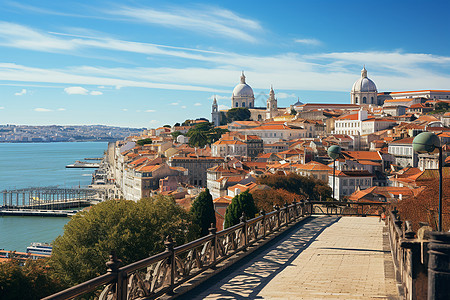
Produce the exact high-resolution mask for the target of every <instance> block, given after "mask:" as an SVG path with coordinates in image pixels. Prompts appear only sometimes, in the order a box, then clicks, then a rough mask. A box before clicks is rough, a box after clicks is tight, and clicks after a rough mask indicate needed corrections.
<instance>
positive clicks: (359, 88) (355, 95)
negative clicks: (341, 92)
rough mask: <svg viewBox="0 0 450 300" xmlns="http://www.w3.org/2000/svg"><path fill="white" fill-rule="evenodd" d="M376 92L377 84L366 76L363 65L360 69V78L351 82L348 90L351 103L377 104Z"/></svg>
mask: <svg viewBox="0 0 450 300" xmlns="http://www.w3.org/2000/svg"><path fill="white" fill-rule="evenodd" d="M377 94H378V91H377V86H376V85H375V83H374V82H373V81H372V80H371V79H369V78H368V77H367V70H366V67H365V66H364V67H363V69H362V70H361V78H360V79H358V80H357V81H356V82H355V83H354V84H353V87H352V91H351V92H350V95H351V100H352V104H358V105H368V104H374V105H379V103H378V99H377Z"/></svg>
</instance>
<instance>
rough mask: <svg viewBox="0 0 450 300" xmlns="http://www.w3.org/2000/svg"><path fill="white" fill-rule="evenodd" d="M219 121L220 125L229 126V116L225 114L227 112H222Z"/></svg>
mask: <svg viewBox="0 0 450 300" xmlns="http://www.w3.org/2000/svg"><path fill="white" fill-rule="evenodd" d="M219 120H220V125H227V123H228V119H227V115H226V114H225V112H223V111H221V112H220V116H219Z"/></svg>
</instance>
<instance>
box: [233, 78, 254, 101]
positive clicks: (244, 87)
mask: <svg viewBox="0 0 450 300" xmlns="http://www.w3.org/2000/svg"><path fill="white" fill-rule="evenodd" d="M233 97H254V96H253V89H252V88H251V87H250V86H249V85H248V84H247V83H245V76H244V74H242V75H241V83H239V84H238V85H236V86H235V88H234V89H233Z"/></svg>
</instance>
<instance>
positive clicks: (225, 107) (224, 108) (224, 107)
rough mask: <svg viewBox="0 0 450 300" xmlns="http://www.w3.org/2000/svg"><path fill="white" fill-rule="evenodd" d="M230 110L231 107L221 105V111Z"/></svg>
mask: <svg viewBox="0 0 450 300" xmlns="http://www.w3.org/2000/svg"><path fill="white" fill-rule="evenodd" d="M230 108H231V107H229V106H226V105H223V104H219V110H228V109H230Z"/></svg>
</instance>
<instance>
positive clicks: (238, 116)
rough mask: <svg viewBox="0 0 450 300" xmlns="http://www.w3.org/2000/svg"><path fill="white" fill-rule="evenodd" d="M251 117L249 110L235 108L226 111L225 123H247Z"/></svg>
mask: <svg viewBox="0 0 450 300" xmlns="http://www.w3.org/2000/svg"><path fill="white" fill-rule="evenodd" d="M250 117H251V113H250V110H249V109H248V108H246V107H235V108H232V109H230V110H229V111H227V121H228V123H231V122H233V121H249V120H250Z"/></svg>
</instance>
